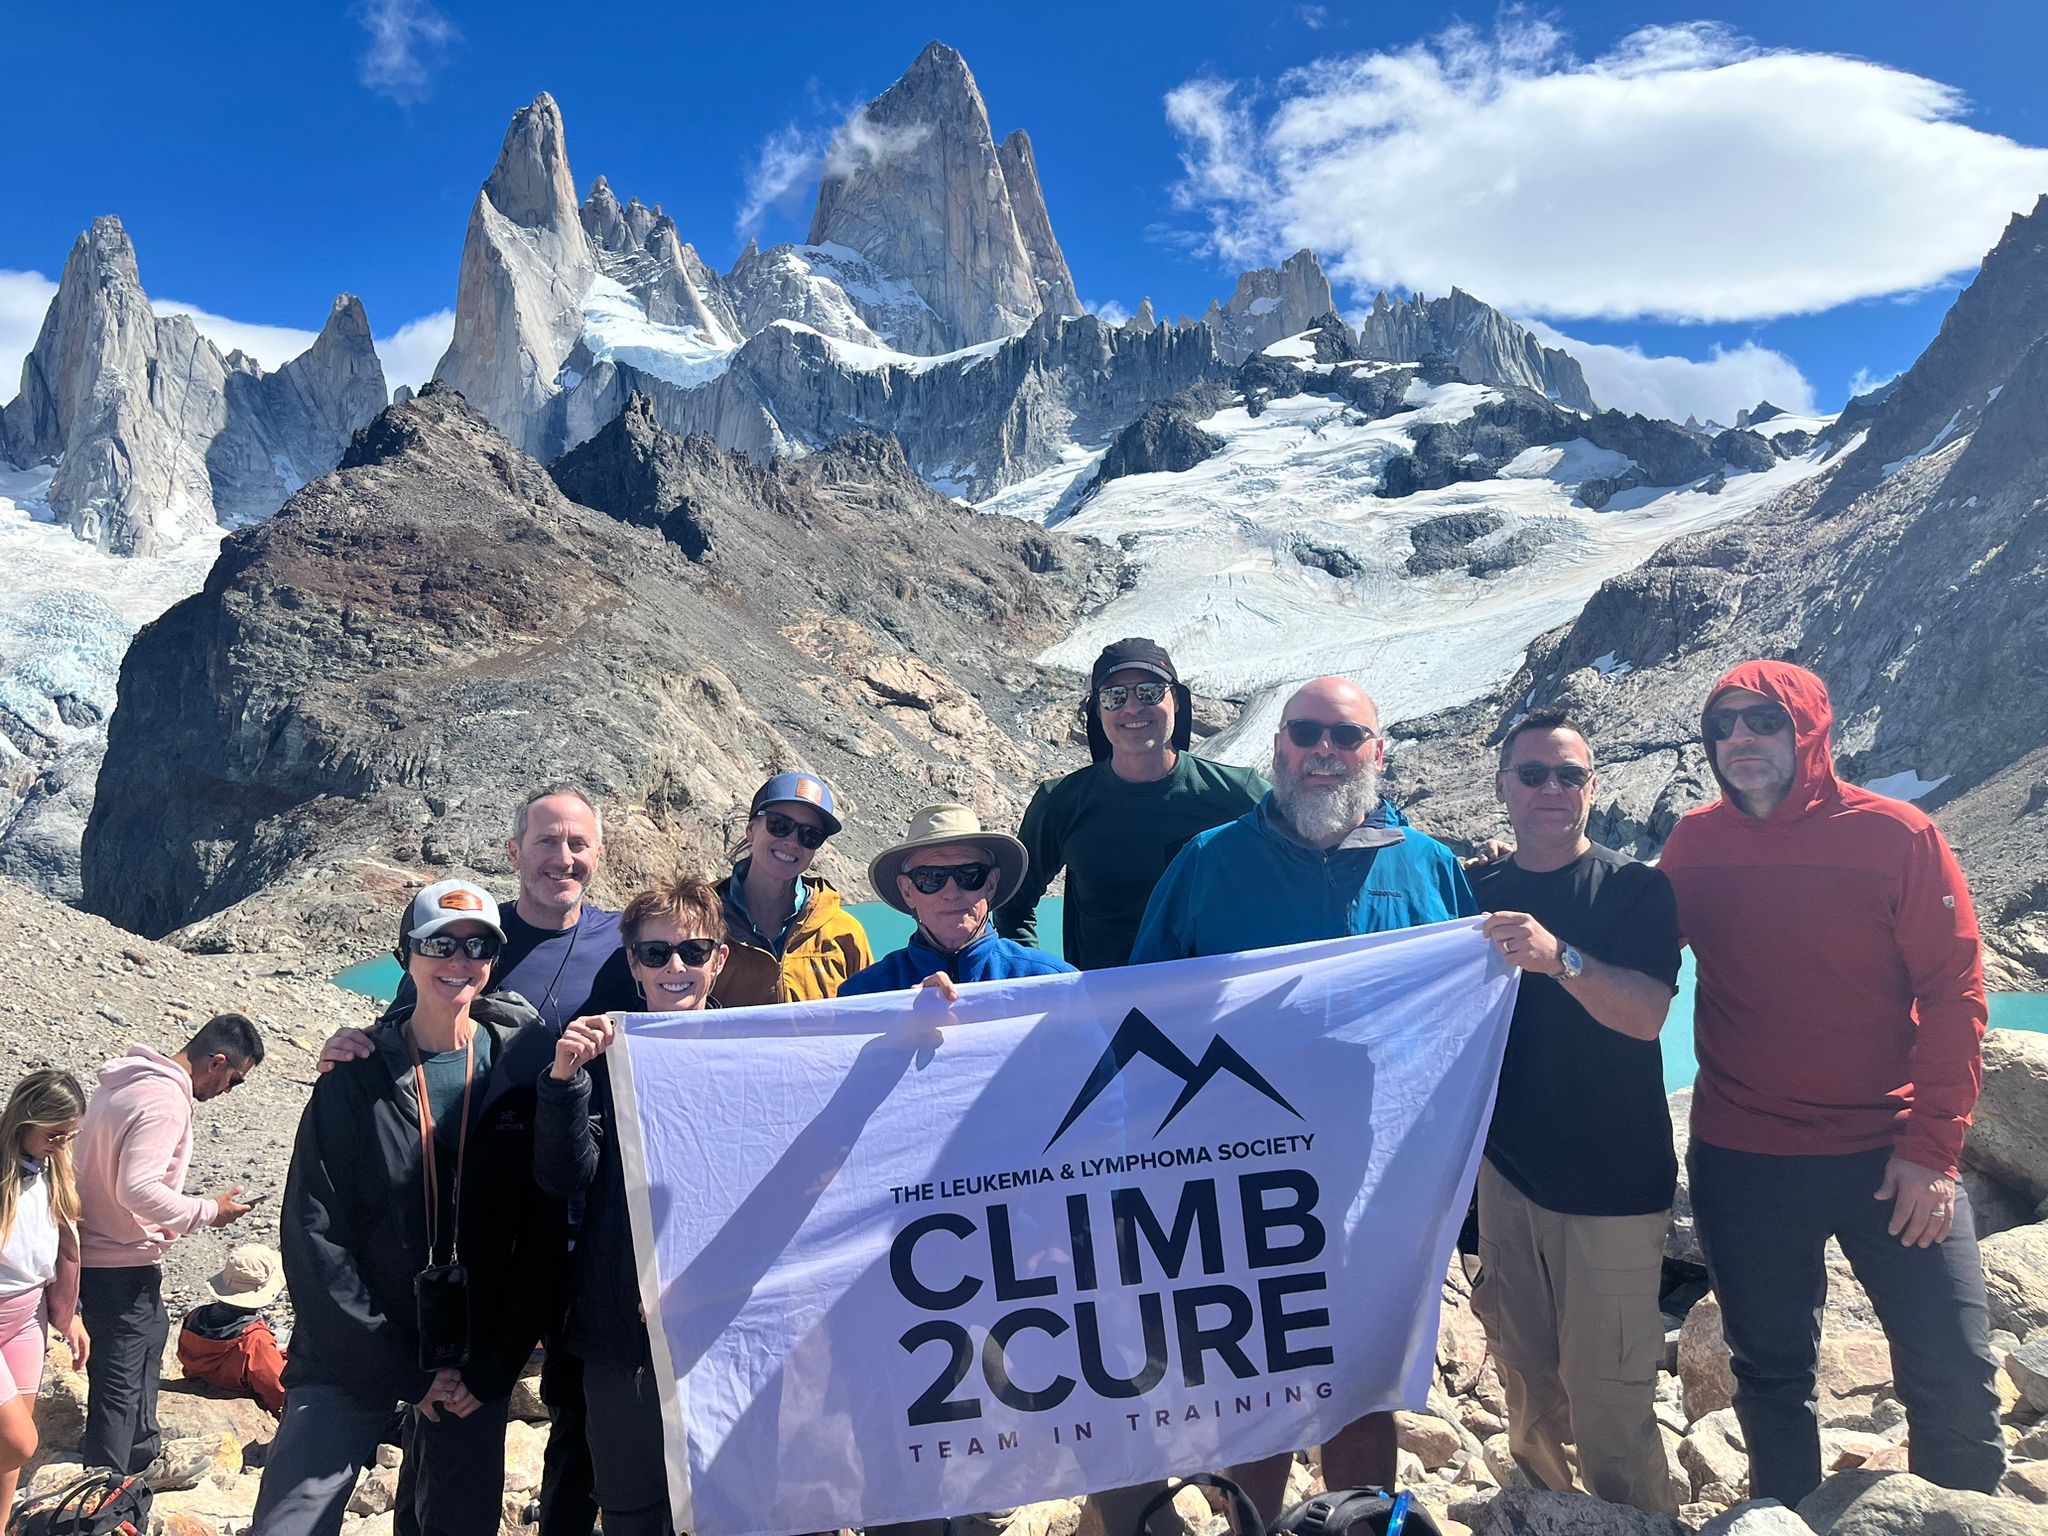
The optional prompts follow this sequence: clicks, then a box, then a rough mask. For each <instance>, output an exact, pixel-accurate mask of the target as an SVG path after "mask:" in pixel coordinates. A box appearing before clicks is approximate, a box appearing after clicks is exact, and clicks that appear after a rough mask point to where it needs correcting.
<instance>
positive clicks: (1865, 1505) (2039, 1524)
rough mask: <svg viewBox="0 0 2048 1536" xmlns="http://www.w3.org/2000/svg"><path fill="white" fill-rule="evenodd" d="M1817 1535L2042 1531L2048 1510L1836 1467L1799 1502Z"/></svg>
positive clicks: (2037, 1535) (1984, 1535)
mask: <svg viewBox="0 0 2048 1536" xmlns="http://www.w3.org/2000/svg"><path fill="white" fill-rule="evenodd" d="M1799 1517H1800V1519H1802V1520H1804V1521H1805V1522H1806V1523H1807V1524H1808V1525H1809V1526H1811V1527H1812V1528H1813V1531H1814V1536H2043V1533H2048V1510H2043V1509H2041V1508H2040V1507H2039V1506H2038V1505H2033V1504H2026V1503H2022V1502H2020V1501H2019V1500H2016V1499H1999V1498H1994V1497H1992V1496H1991V1495H1990V1494H1987V1493H1966V1492H1963V1491H1961V1490H1959V1489H1954V1488H1938V1487H1936V1486H1935V1485H1934V1484H1933V1483H1930V1482H1927V1481H1925V1480H1924V1479H1922V1478H1918V1477H1915V1476H1913V1474H1912V1473H1910V1472H1860V1471H1858V1472H1838V1473H1836V1474H1835V1475H1834V1476H1833V1477H1831V1478H1829V1479H1828V1480H1827V1481H1826V1482H1824V1483H1822V1484H1821V1485H1820V1487H1818V1488H1817V1489H1815V1490H1814V1491H1813V1492H1812V1493H1810V1494H1808V1495H1807V1496H1806V1497H1805V1498H1804V1499H1803V1500H1801V1501H1800V1504H1799Z"/></svg>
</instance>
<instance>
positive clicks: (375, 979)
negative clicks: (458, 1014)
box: [334, 896, 2048, 1088]
mask: <svg viewBox="0 0 2048 1536" xmlns="http://www.w3.org/2000/svg"><path fill="white" fill-rule="evenodd" d="M1064 906H1065V903H1064V902H1063V901H1062V900H1061V899H1060V898H1059V897H1057V896H1048V897H1047V898H1046V899H1045V900H1044V901H1042V902H1040V903H1039V905H1038V936H1039V939H1040V942H1041V943H1042V945H1043V947H1045V948H1046V949H1048V950H1050V951H1051V952H1052V953H1053V954H1056V955H1058V954H1061V949H1062V946H1061V944H1060V915H1061V911H1062V909H1063V908H1064ZM850 910H851V911H852V913H853V915H854V916H855V917H857V918H859V919H860V921H861V926H862V927H864V928H866V929H867V931H868V942H869V943H870V944H872V945H873V946H874V950H875V953H876V954H878V955H885V954H887V953H888V952H889V951H890V950H892V949H899V948H901V947H902V945H903V942H904V941H905V940H906V939H908V938H909V937H910V927H911V924H910V919H909V918H908V917H906V916H904V915H903V914H902V913H901V912H898V911H897V910H896V909H895V908H894V907H889V906H884V905H883V904H882V903H881V902H879V901H866V902H859V903H857V904H855V905H854V906H852V907H851V908H850ZM334 980H335V984H336V985H337V986H343V987H346V988H348V990H349V991H351V992H360V993H362V994H363V995H364V996H365V997H374V998H376V999H377V1000H378V1001H379V1002H388V1001H389V1000H390V998H391V994H392V992H393V990H394V989H395V988H396V987H397V985H398V962H397V961H396V960H394V959H392V958H391V957H390V956H389V955H383V956H380V957H378V958H377V959H375V960H365V961H363V962H361V963H360V964H358V965H352V966H350V967H348V969H346V970H344V971H341V972H339V973H338V974H337V975H336V976H335V978H334ZM1991 1027H1992V1028H1993V1029H2031V1030H2034V1031H2036V1032H2038V1033H2041V1034H2048V992H1994V993H1992V994H1991ZM1698 1070H1699V1062H1698V1060H1697V1059H1696V1058H1695V1057H1694V1056H1693V1053H1692V954H1691V952H1690V951H1688V952H1687V953H1686V956H1685V964H1684V968H1683V969H1682V970H1680V972H1679V974H1678V997H1677V998H1676V1000H1675V1001H1673V1003H1672V1005H1671V1020H1670V1022H1669V1023H1668V1024H1666V1025H1665V1026H1664V1086H1665V1087H1666V1088H1683V1087H1684V1086H1685V1085H1686V1084H1687V1083H1689V1082H1691V1081H1692V1079H1693V1074H1694V1073H1695V1072H1697V1071H1698Z"/></svg>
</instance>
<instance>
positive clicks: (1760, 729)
mask: <svg viewBox="0 0 2048 1536" xmlns="http://www.w3.org/2000/svg"><path fill="white" fill-rule="evenodd" d="M1737 720H1740V721H1741V722H1742V723H1743V724H1744V725H1746V726H1748V727H1749V728H1750V730H1752V731H1753V732H1755V733H1756V734H1757V735H1759V736H1775V735H1777V734H1778V732H1780V731H1782V730H1784V729H1785V727H1786V726H1788V725H1790V724H1791V723H1792V717H1791V716H1790V715H1789V714H1787V713H1786V712H1785V706H1784V705H1782V704H1752V705H1750V706H1749V707H1748V708H1747V709H1710V710H1708V711H1707V740H1709V741H1726V740H1727V739H1728V738H1729V737H1730V736H1733V735H1734V734H1735V722H1736V721H1737Z"/></svg>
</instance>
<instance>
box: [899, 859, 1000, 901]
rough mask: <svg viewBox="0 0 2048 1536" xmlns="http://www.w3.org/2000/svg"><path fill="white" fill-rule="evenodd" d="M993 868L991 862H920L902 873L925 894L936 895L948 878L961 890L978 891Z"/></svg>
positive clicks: (944, 885)
mask: <svg viewBox="0 0 2048 1536" xmlns="http://www.w3.org/2000/svg"><path fill="white" fill-rule="evenodd" d="M994 869H995V865H993V864H921V865H919V866H918V867H917V868H916V869H906V870H905V871H903V873H904V875H905V876H906V877H907V878H908V879H909V881H910V883H911V884H912V885H914V886H916V887H917V888H918V889H919V890H920V891H923V892H924V893H925V895H927V896H936V895H938V893H939V892H940V891H942V890H944V889H945V888H946V882H947V881H948V880H951V881H952V882H953V883H954V884H955V885H957V886H959V887H960V889H961V890H963V891H978V890H980V889H981V888H982V887H983V886H984V885H987V884H988V877H989V874H990V872H991V871H993V870H994Z"/></svg>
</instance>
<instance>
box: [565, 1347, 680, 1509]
mask: <svg viewBox="0 0 2048 1536" xmlns="http://www.w3.org/2000/svg"><path fill="white" fill-rule="evenodd" d="M579 1363H580V1364H581V1365H582V1367H583V1402H584V1408H585V1412H586V1414H587V1422H586V1425H585V1439H586V1442H587V1444H588V1445H589V1447H590V1467H591V1471H592V1473H593V1474H594V1476H595V1480H596V1492H597V1502H598V1506H599V1507H600V1508H601V1509H603V1510H604V1530H605V1536H674V1532H675V1527H674V1525H673V1524H672V1523H671V1521H670V1519H669V1501H668V1447H667V1445H666V1443H665V1440H664V1437H663V1431H662V1424H661V1398H660V1396H659V1395H658V1393H657V1392H656V1390H655V1385H654V1369H653V1367H652V1366H650V1365H646V1364H641V1365H626V1364H622V1363H619V1362H617V1361H611V1360H595V1359H590V1358H588V1357H584V1358H583V1359H581V1360H580V1361H579Z"/></svg>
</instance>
